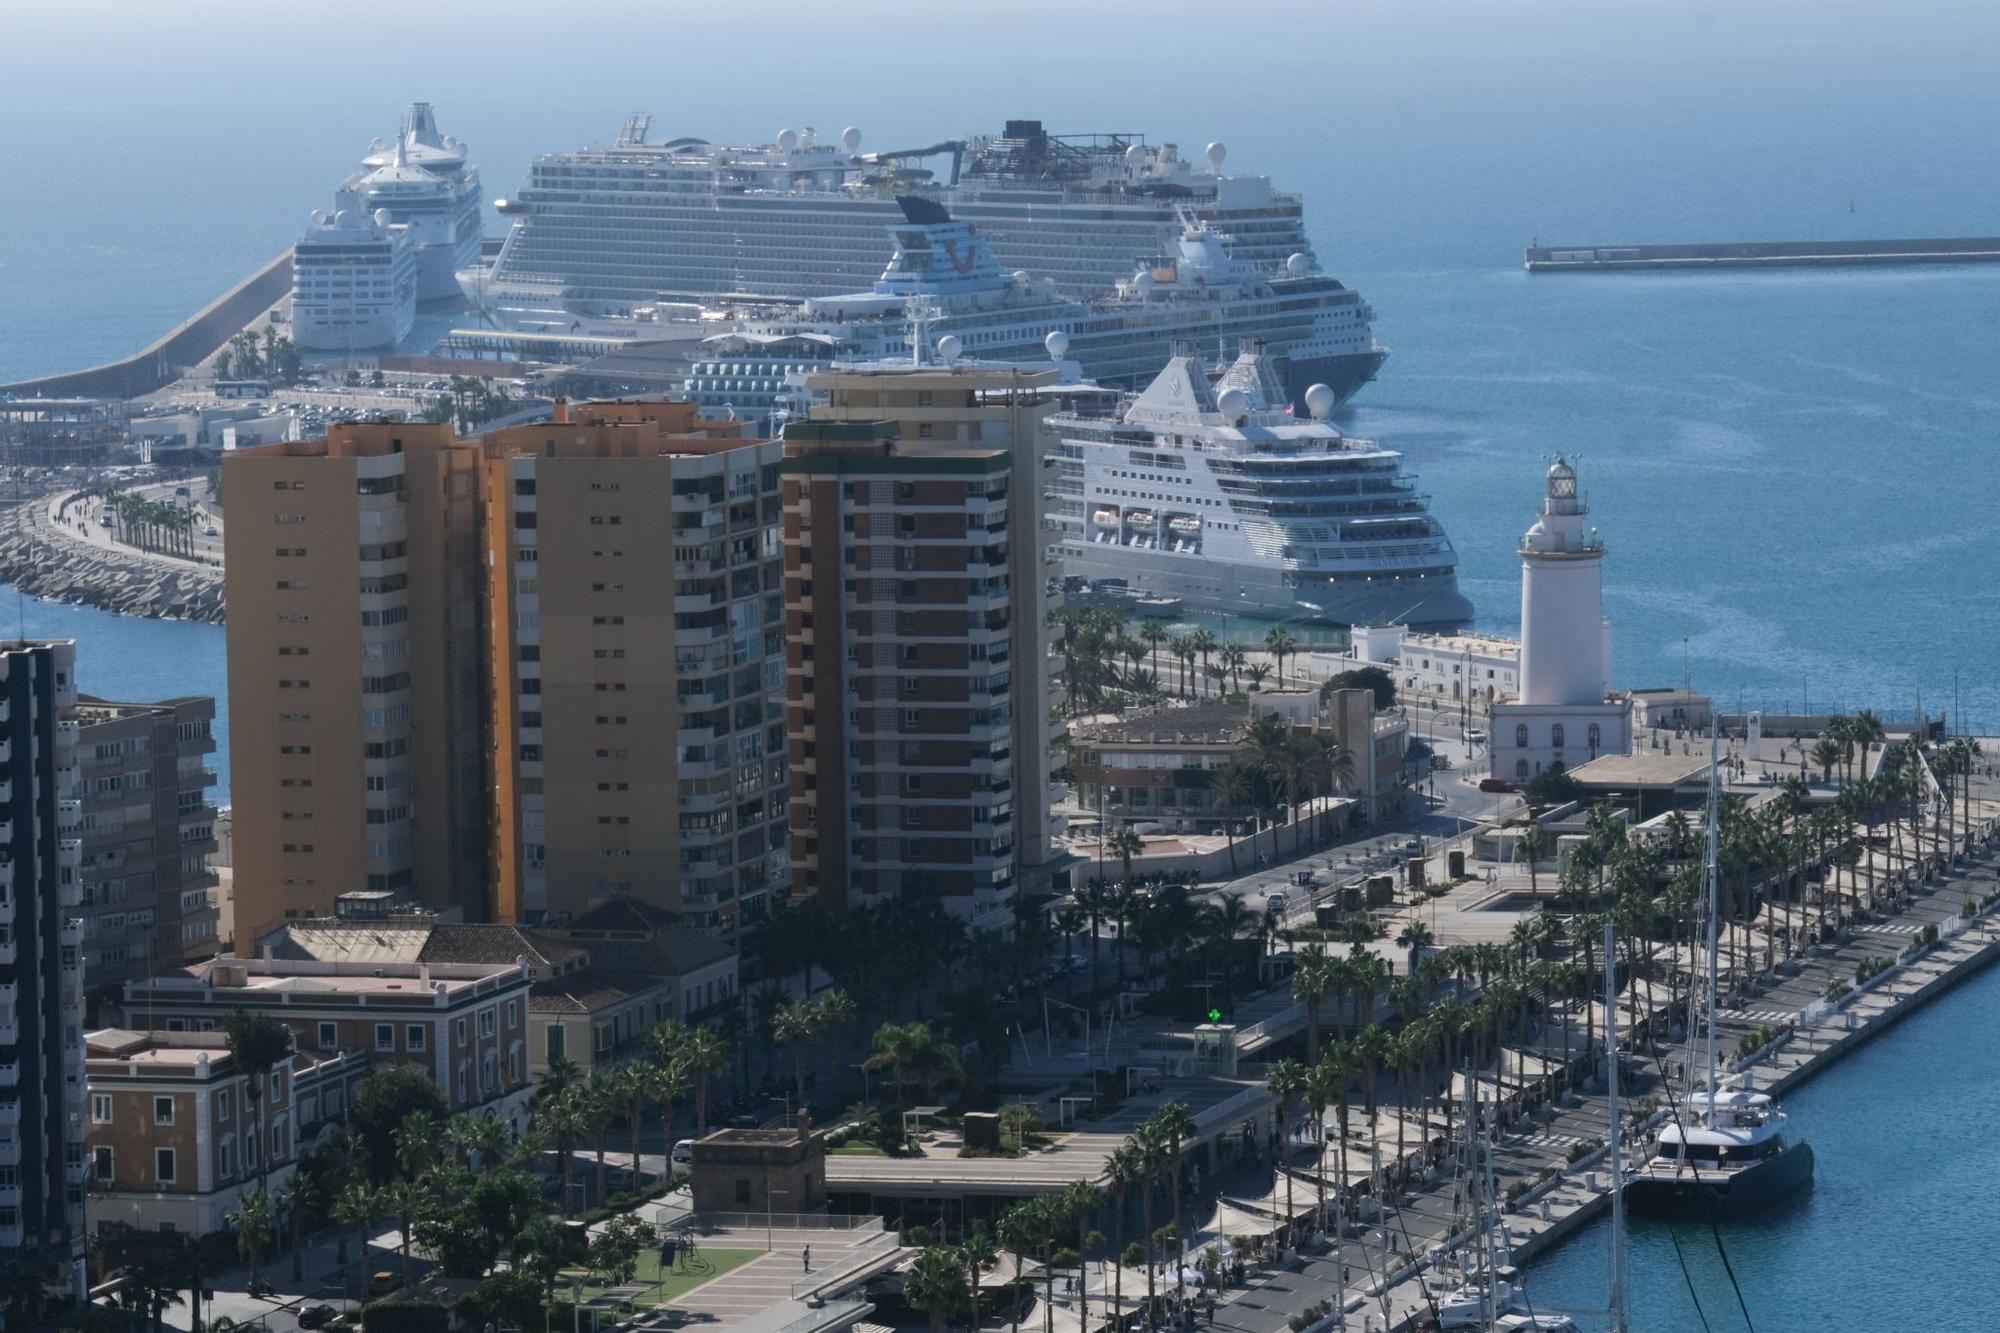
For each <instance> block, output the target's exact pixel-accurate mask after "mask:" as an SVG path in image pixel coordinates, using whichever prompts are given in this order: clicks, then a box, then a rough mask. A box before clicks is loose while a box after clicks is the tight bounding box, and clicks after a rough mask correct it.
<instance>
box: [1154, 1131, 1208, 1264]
mask: <svg viewBox="0 0 2000 1333" xmlns="http://www.w3.org/2000/svg"><path fill="white" fill-rule="evenodd" d="M1146 1123H1147V1125H1148V1126H1150V1127H1151V1129H1152V1131H1153V1133H1154V1134H1155V1135H1157V1136H1158V1137H1159V1138H1160V1140H1161V1141H1162V1142H1164V1143H1165V1144H1166V1145H1167V1173H1168V1178H1169V1180H1170V1181H1171V1182H1172V1184H1173V1194H1174V1245H1175V1250H1174V1282H1175V1285H1176V1286H1179V1285H1180V1270H1181V1267H1182V1263H1183V1261H1184V1260H1185V1259H1186V1258H1187V1242H1186V1239H1185V1237H1186V1235H1187V1228H1186V1227H1185V1226H1184V1225H1182V1214H1181V1148H1182V1147H1183V1145H1185V1144H1188V1143H1191V1142H1193V1141H1194V1137H1195V1134H1196V1133H1197V1130H1196V1128H1195V1123H1194V1117H1193V1116H1191V1115H1189V1114H1188V1109H1187V1107H1185V1106H1183V1105H1181V1104H1180V1103H1179V1102H1168V1103H1166V1104H1165V1105H1164V1106H1162V1107H1160V1109H1159V1110H1157V1111H1155V1112H1153V1114H1152V1115H1150V1116H1148V1117H1147V1118H1146Z"/></svg>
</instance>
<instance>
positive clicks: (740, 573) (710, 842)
mask: <svg viewBox="0 0 2000 1333" xmlns="http://www.w3.org/2000/svg"><path fill="white" fill-rule="evenodd" d="M482 447H483V467H484V485H485V515H486V517H485V534H486V544H487V554H486V565H487V592H488V597H489V605H488V611H487V617H486V619H487V625H488V655H487V662H488V677H489V690H490V692H491V696H492V698H493V753H494V773H495V798H494V807H493V820H494V839H493V846H494V869H495V876H494V882H495V891H496V899H497V900H496V904H495V913H496V915H497V917H498V918H499V919H500V920H503V921H521V922H537V921H557V920H561V919H563V918H565V917H571V916H576V915H580V914H582V913H584V912H586V911H588V910H589V909H591V908H592V907H594V906H597V905H599V904H601V903H603V902H605V901H608V900H609V899H610V898H612V897H613V896H616V895H621V894H625V895H631V896H633V897H635V898H638V899H640V900H642V901H644V902H646V903H650V904H653V905H655V906H659V907H664V908H667V909H669V910H671V911H675V912H678V913H680V914H681V916H682V919H683V920H684V921H685V923H686V924H688V925H691V926H699V927H706V928H710V929H717V930H721V931H723V932H725V933H729V932H733V931H734V930H735V929H736V928H737V927H738V926H739V925H744V926H749V925H754V924H755V923H757V922H758V921H761V920H762V919H763V918H764V916H765V915H766V913H767V911H768V910H769V909H768V904H769V900H770V898H771V897H772V896H773V892H774V890H775V891H777V892H778V893H782V890H783V887H784V885H785V883H786V882H787V880H788V878H789V862H788V859H787V855H786V850H785V832H786V822H785V720H784V711H783V699H784V693H783V691H784V661H785V647H784V626H783V623H782V615H783V605H782V591H781V588H780V580H781V577H782V551H781V548H780V543H779V529H778V525H779V517H780V514H779V509H780V503H781V500H780V493H779V477H778V464H779V462H780V460H781V459H782V457H783V445H782V444H780V443H778V442H776V441H770V440H758V439H755V438H749V437H746V436H744V435H743V433H742V428H741V427H740V426H737V425H735V424H733V423H725V422H718V421H703V422H697V420H696V418H695V408H694V406H693V405H692V404H689V403H681V402H667V401H643V402H607V403H579V404H576V405H574V406H573V407H572V406H569V405H565V404H558V405H557V409H556V419H555V420H554V421H552V422H547V423H539V424H536V425H530V426H517V427H510V428H507V429H503V430H497V431H493V432H490V433H488V434H487V435H485V436H484V437H483V438H482Z"/></svg>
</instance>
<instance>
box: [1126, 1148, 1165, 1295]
mask: <svg viewBox="0 0 2000 1333" xmlns="http://www.w3.org/2000/svg"><path fill="white" fill-rule="evenodd" d="M1125 1141H1126V1143H1128V1144H1130V1145H1131V1148H1132V1152H1133V1156H1134V1158H1135V1159H1136V1160H1137V1161H1138V1163H1139V1217H1140V1222H1141V1225H1142V1226H1144V1228H1145V1236H1144V1237H1143V1240H1144V1243H1145V1246H1146V1309H1147V1310H1149V1311H1150V1310H1152V1309H1154V1308H1155V1302H1156V1301H1157V1299H1158V1292H1159V1288H1158V1287H1157V1285H1156V1284H1155V1282H1154V1273H1153V1261H1154V1258H1155V1254H1154V1248H1153V1247H1154V1243H1155V1233H1154V1231H1153V1182H1154V1181H1155V1180H1157V1179H1158V1178H1159V1175H1160V1169H1161V1167H1163V1166H1165V1165H1166V1161H1167V1145H1166V1144H1165V1143H1163V1142H1162V1141H1161V1140H1160V1137H1159V1136H1158V1135H1157V1134H1154V1133H1152V1132H1151V1130H1150V1129H1149V1128H1148V1127H1147V1126H1145V1125H1141V1126H1139V1129H1138V1132H1137V1133H1135V1134H1133V1135H1132V1136H1131V1137H1130V1138H1128V1139H1127V1140H1125Z"/></svg>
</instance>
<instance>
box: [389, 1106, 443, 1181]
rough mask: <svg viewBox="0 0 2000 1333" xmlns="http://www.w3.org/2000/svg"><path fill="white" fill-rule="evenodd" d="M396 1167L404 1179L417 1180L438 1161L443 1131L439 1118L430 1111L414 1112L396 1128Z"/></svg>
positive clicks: (405, 1117) (404, 1118)
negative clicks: (439, 1124)
mask: <svg viewBox="0 0 2000 1333" xmlns="http://www.w3.org/2000/svg"><path fill="white" fill-rule="evenodd" d="M394 1137H395V1141H396V1167H397V1169H398V1170H400V1171H401V1172H402V1173H403V1175H404V1177H405V1178H406V1179H409V1180H415V1179H416V1178H417V1177H418V1176H421V1175H422V1174H423V1173H424V1172H426V1171H428V1170H430V1168H431V1164H432V1163H433V1162H435V1161H437V1155H438V1144H439V1143H440V1142H441V1141H442V1139H443V1137H444V1135H443V1131H442V1130H441V1129H440V1128H439V1126H438V1121H437V1117H436V1116H434V1115H432V1114H430V1112H428V1111H412V1112H410V1113H409V1114H408V1115H406V1116H404V1117H403V1123H401V1124H400V1125H398V1126H396V1131H395V1135H394Z"/></svg>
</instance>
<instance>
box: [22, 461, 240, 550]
mask: <svg viewBox="0 0 2000 1333" xmlns="http://www.w3.org/2000/svg"><path fill="white" fill-rule="evenodd" d="M183 489H185V490H186V491H187V492H188V493H187V494H186V495H181V494H178V492H179V491H181V490H183ZM125 493H127V494H132V495H138V496H142V497H143V498H145V499H147V500H152V501H155V502H157V503H161V504H171V505H177V506H181V507H184V508H189V509H191V510H192V511H193V513H194V528H193V531H192V533H191V536H192V540H193V556H192V558H190V557H188V556H184V555H181V554H179V553H178V552H175V553H172V554H169V553H167V552H164V551H155V550H151V549H145V548H141V547H137V546H133V545H130V544H128V543H126V542H124V541H122V540H120V539H119V537H118V536H117V535H116V534H117V531H118V530H117V528H116V525H115V524H112V523H107V522H106V516H105V512H104V506H103V504H102V503H101V502H99V501H98V500H96V499H93V498H85V499H75V500H73V499H71V493H69V492H65V493H64V494H63V495H60V496H55V497H52V498H51V499H50V501H49V503H48V505H47V507H46V514H45V515H42V517H46V519H47V521H48V523H49V525H50V526H51V528H52V529H53V530H54V531H55V532H56V533H58V534H59V535H61V536H63V537H66V538H68V539H69V540H71V541H78V542H82V543H84V544H85V545H88V546H95V547H97V548H98V549H100V550H106V551H117V552H120V553H125V554H132V555H138V556H142V557H144V558H146V559H149V560H159V561H162V562H164V563H171V564H188V563H193V564H198V565H210V566H213V565H220V564H221V563H222V511H221V509H220V508H219V507H218V506H216V505H215V503H214V502H213V499H212V497H211V496H210V495H209V487H208V478H207V477H202V476H195V477H187V478H182V479H178V480H172V481H157V482H148V483H146V484H145V485H142V486H133V487H128V488H125ZM211 534H212V535H211Z"/></svg>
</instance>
